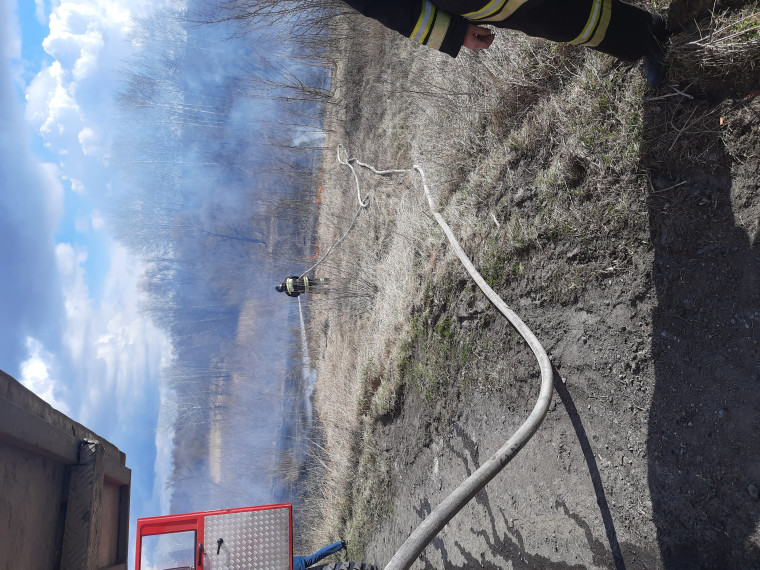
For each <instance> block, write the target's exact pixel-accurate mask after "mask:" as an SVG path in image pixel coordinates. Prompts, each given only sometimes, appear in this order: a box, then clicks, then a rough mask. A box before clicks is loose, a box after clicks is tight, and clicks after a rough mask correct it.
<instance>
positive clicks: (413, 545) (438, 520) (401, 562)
mask: <svg viewBox="0 0 760 570" xmlns="http://www.w3.org/2000/svg"><path fill="white" fill-rule="evenodd" d="M341 151H343V153H344V154H346V153H345V150H344V149H343V147H342V146H340V145H339V146H338V162H340V163H341V164H344V165H346V166H348V167H349V168H351V171H352V172H353V174H354V180H355V181H356V189H357V193H358V196H359V204H360V210H359V211H361V209H362V208H366V207H367V205H368V204H369V201H368V200H367V199H366V198H367V197H366V196H365V199H362V196H361V192H360V191H359V179H358V177H357V175H356V171H355V170H354V168H353V166H352V165H351V163H352V162H355V163H356V164H358V165H359V166H362V167H364V168H368V169H369V170H371V171H372V172H374V173H375V174H379V175H386V174H398V173H402V172H410V170H408V169H407V170H377V169H375V168H374V167H373V166H370V165H368V164H364V163H362V162H359V161H358V160H357V159H355V158H348V155H347V154H346V158H343V157H342V156H341ZM414 170H416V171H417V172H419V173H420V176H421V177H422V185H423V188H424V190H425V197H426V198H427V201H428V205H429V206H430V211H431V212H432V213H433V217H434V218H435V220H436V221H437V222H438V225H439V226H441V229H443V232H444V233H445V234H446V237H447V238H448V240H449V243H450V244H451V246H452V247H453V248H454V252H455V253H456V254H457V257H459V260H460V261H461V262H462V264H463V265H464V267H465V269H467V272H468V273H469V274H470V276H471V277H472V279H473V280H474V281H475V283H477V285H478V287H480V289H481V291H483V293H484V294H485V295H486V297H488V300H489V301H491V303H493V305H494V306H495V307H496V308H497V309H498V310H499V311H500V312H501V314H502V315H504V316H505V317H506V318H507V320H508V321H509V322H510V324H511V325H512V326H513V327H514V328H515V329H516V330H517V332H518V333H520V335H521V336H522V337H523V339H525V342H527V343H528V346H529V347H530V349H531V350H532V351H533V354H534V356H535V357H536V360H538V366H539V368H540V370H541V389H540V392H539V394H538V400H537V401H536V404H535V406H534V407H533V411H531V413H530V415H529V416H528V417H527V419H526V420H525V421H524V422H523V424H522V425H521V426H520V427H519V428H518V430H517V431H516V432H515V433H514V434H513V435H512V437H510V438H509V440H507V442H506V443H505V444H504V445H503V446H502V447H501V448H500V449H499V450H498V451H497V452H496V453H494V454H493V455H492V456H491V457H490V458H489V459H488V460H487V461H486V462H485V463H484V464H483V465H481V466H480V467H479V468H478V469H477V470H476V471H475V472H474V473H473V474H472V475H470V476H469V477H468V478H467V479H466V480H465V481H464V482H463V483H462V484H460V485H459V487H457V488H456V489H454V491H452V492H451V494H450V495H449V496H448V497H446V499H444V500H443V502H442V503H441V504H440V505H438V506H437V507H436V508H435V509H434V510H433V511H432V512H431V513H430V514H429V515H428V516H427V517H426V518H425V520H424V521H422V523H420V525H419V526H418V527H417V528H416V529H415V531H414V532H413V533H412V534H411V535H410V536H409V538H407V539H406V541H405V542H404V544H402V545H401V548H399V549H398V551H397V552H396V554H394V555H393V558H391V560H390V562H388V564H387V565H386V566H385V570H406V569H408V568H410V567H411V565H412V564H413V563H414V561H415V560H417V558H418V557H419V555H420V554H421V553H422V551H423V550H424V549H425V547H426V546H427V545H428V544H429V543H430V541H432V540H433V538H435V536H436V535H437V534H438V533H439V532H440V531H441V529H443V527H444V526H446V524H447V523H448V522H449V521H450V520H451V519H452V518H453V517H454V515H456V514H457V513H458V512H459V511H460V510H461V509H462V507H464V506H465V505H466V504H467V503H468V502H469V501H470V499H472V498H473V497H474V496H475V495H477V494H478V492H480V490H481V489H483V487H485V486H486V485H487V484H488V482H489V481H491V479H493V478H494V477H495V476H496V475H497V474H498V473H499V472H500V471H501V470H502V469H504V467H506V465H507V463H509V462H510V461H512V459H513V458H514V457H515V456H516V455H517V453H518V452H519V451H520V450H521V449H522V448H523V447H524V446H525V444H526V443H528V440H530V438H531V437H533V434H535V433H536V431H537V430H538V427H539V426H540V425H541V422H543V421H544V418H545V417H546V412H547V411H548V410H549V405H550V404H551V399H552V390H553V381H554V372H553V369H552V365H551V362H550V361H549V357H548V356H547V354H546V351H545V350H544V348H543V346H541V343H540V342H538V339H537V338H536V336H535V335H534V334H533V332H532V331H531V330H530V329H529V328H528V327H527V326H526V324H525V323H524V322H523V321H522V319H521V318H520V317H519V316H518V315H517V314H516V313H515V312H514V311H513V310H512V309H510V308H509V306H508V305H507V304H506V303H505V302H504V301H503V300H502V299H501V297H499V296H498V295H497V294H496V292H495V291H494V290H493V289H492V288H491V287H490V286H489V285H488V283H486V282H485V280H484V279H483V277H482V276H481V275H480V273H478V271H477V270H476V269H475V266H473V264H472V262H471V261H470V259H469V258H468V257H467V255H466V254H465V252H464V250H463V249H462V247H461V246H460V245H459V242H458V241H457V239H456V238H455V237H454V234H453V232H452V231H451V228H450V227H449V225H448V224H447V223H446V221H445V220H444V219H443V217H442V216H441V214H439V213H438V212H436V211H435V207H434V205H433V199H432V197H431V195H430V190H429V189H428V186H427V181H426V179H425V172H424V171H423V170H422V168H421V167H420V166H419V165H414ZM357 216H358V212H357ZM355 221H356V217H354V220H353V221H352V222H351V226H350V227H349V230H350V228H351V227H352V226H353V223H354V222H355ZM346 233H348V231H347V232H346ZM345 236H346V234H344V235H343V236H342V237H341V239H340V240H339V241H342V240H343V238H344V237H345ZM334 245H337V244H334ZM330 249H332V246H331V248H330ZM328 252H329V250H328ZM325 255H327V254H325ZM322 259H324V256H323V257H322ZM320 261H321V259H320ZM317 263H319V262H317ZM312 269H313V268H312Z"/></svg>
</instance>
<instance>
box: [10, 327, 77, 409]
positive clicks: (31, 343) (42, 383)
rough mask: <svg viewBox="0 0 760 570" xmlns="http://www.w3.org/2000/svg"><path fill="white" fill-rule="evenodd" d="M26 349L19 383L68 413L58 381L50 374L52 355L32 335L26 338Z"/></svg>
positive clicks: (53, 362) (53, 364)
mask: <svg viewBox="0 0 760 570" xmlns="http://www.w3.org/2000/svg"><path fill="white" fill-rule="evenodd" d="M26 350H27V354H28V358H27V359H26V360H25V361H24V362H22V363H21V383H22V384H23V385H24V386H26V387H27V388H29V389H30V390H31V391H32V392H34V393H35V394H37V395H38V396H39V397H40V398H42V399H43V400H45V401H46V402H47V403H48V404H50V405H51V406H53V407H54V408H56V409H57V410H59V411H61V412H63V413H64V414H68V413H70V409H69V406H68V405H67V404H66V403H65V402H64V401H63V400H62V399H61V396H60V395H61V391H62V390H61V387H60V383H59V382H58V381H57V380H56V379H55V378H54V377H53V376H52V375H51V369H54V368H55V358H54V357H53V355H52V354H51V353H49V352H47V351H46V350H45V348H44V347H43V346H42V343H41V342H40V341H38V340H37V339H34V338H32V337H27V338H26Z"/></svg>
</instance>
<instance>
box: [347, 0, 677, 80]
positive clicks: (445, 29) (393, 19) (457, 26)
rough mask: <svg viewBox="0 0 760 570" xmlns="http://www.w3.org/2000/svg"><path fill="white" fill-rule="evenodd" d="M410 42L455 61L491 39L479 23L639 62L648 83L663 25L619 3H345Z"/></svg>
mask: <svg viewBox="0 0 760 570" xmlns="http://www.w3.org/2000/svg"><path fill="white" fill-rule="evenodd" d="M345 2H346V3H347V4H349V5H350V6H351V7H353V8H354V9H356V10H357V11H358V12H360V13H362V14H364V15H365V16H369V17H370V18H374V19H376V20H378V21H379V22H381V23H382V24H383V25H385V26H386V27H388V28H391V29H393V30H396V31H397V32H399V33H401V34H402V35H404V36H406V37H408V38H410V39H412V40H413V41H415V42H417V43H419V44H422V45H425V46H428V47H431V48H433V49H437V50H440V51H442V52H444V53H446V54H448V55H450V56H452V57H456V56H457V54H458V53H459V49H460V48H461V47H462V46H465V47H467V48H470V49H486V48H488V47H489V46H490V45H491V42H492V41H493V38H494V35H493V32H492V31H491V30H489V29H488V28H484V27H482V26H480V25H479V24H488V25H491V26H495V27H498V28H510V29H513V30H519V31H521V32H524V33H526V34H528V35H530V36H535V37H539V38H544V39H547V40H551V41H555V42H566V43H571V44H575V45H583V46H586V47H590V48H593V49H596V50H598V51H601V52H603V53H606V54H609V55H612V56H614V57H616V58H618V59H621V60H623V61H637V60H639V59H641V58H642V57H643V58H644V66H645V69H646V73H647V81H648V82H649V83H650V84H652V85H656V84H658V83H660V82H661V81H662V80H663V79H664V77H665V69H664V66H663V60H664V57H665V52H664V45H665V42H666V40H667V32H666V30H665V22H664V20H663V18H662V17H661V16H660V15H659V14H654V13H651V12H647V11H646V10H643V9H642V8H638V7H636V6H633V5H631V4H627V3H625V2H622V1H621V0H491V1H490V2H489V1H488V0H435V2H431V1H430V0H345Z"/></svg>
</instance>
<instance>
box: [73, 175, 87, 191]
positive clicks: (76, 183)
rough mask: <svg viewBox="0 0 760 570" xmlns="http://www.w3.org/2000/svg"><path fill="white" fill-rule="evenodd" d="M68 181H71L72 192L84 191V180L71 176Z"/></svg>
mask: <svg viewBox="0 0 760 570" xmlns="http://www.w3.org/2000/svg"><path fill="white" fill-rule="evenodd" d="M69 181H70V182H71V191H72V192H74V194H84V193H85V192H86V190H85V187H84V182H82V181H81V180H79V179H78V178H71V179H69Z"/></svg>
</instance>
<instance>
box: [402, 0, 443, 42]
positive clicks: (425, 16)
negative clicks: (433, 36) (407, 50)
mask: <svg viewBox="0 0 760 570" xmlns="http://www.w3.org/2000/svg"><path fill="white" fill-rule="evenodd" d="M436 11H437V9H436V7H435V5H434V4H433V3H432V2H431V1H430V0H425V1H424V2H423V4H422V10H421V12H420V17H419V19H418V20H417V25H416V26H414V30H412V35H411V36H409V37H410V38H412V39H413V40H414V41H415V42H417V43H418V44H421V43H423V42H424V41H425V38H426V37H427V36H428V34H429V33H430V26H432V24H433V20H435V13H436Z"/></svg>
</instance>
